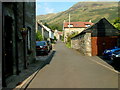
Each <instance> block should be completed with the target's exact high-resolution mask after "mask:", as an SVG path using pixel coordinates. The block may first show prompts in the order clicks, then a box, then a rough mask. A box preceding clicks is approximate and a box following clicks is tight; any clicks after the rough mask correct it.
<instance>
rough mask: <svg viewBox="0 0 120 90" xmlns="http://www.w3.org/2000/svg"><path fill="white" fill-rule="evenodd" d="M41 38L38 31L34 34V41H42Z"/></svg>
mask: <svg viewBox="0 0 120 90" xmlns="http://www.w3.org/2000/svg"><path fill="white" fill-rule="evenodd" d="M42 40H43V38H42V34H41V33H40V31H37V33H36V41H42Z"/></svg>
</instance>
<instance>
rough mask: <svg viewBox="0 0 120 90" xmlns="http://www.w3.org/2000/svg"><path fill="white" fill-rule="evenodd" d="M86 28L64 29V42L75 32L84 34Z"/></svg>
mask: <svg viewBox="0 0 120 90" xmlns="http://www.w3.org/2000/svg"><path fill="white" fill-rule="evenodd" d="M84 29H85V28H64V37H65V38H64V41H65V42H66V41H67V35H70V34H72V33H73V32H78V33H80V32H82V31H83V30H84Z"/></svg>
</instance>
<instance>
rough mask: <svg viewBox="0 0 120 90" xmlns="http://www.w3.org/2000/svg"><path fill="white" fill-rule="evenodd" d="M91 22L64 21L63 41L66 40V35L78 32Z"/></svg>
mask: <svg viewBox="0 0 120 90" xmlns="http://www.w3.org/2000/svg"><path fill="white" fill-rule="evenodd" d="M92 24H93V23H92V22H91V21H89V22H64V24H63V32H64V42H66V41H67V37H68V35H70V34H72V33H74V32H77V33H80V32H82V31H83V30H84V29H86V28H87V27H89V26H91V25H92Z"/></svg>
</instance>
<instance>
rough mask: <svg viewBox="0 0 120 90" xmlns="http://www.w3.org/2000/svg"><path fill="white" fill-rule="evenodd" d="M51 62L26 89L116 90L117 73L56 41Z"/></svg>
mask: <svg viewBox="0 0 120 90" xmlns="http://www.w3.org/2000/svg"><path fill="white" fill-rule="evenodd" d="M54 52H55V53H54V56H53V58H52V60H51V62H50V63H49V64H48V65H46V66H45V67H44V68H43V69H41V70H40V71H39V72H38V74H37V75H36V77H35V78H34V79H33V80H32V82H31V83H30V84H29V86H28V88H118V73H117V72H115V71H114V70H112V67H110V66H109V65H107V64H106V66H104V65H100V64H98V63H96V62H94V61H93V60H92V59H91V58H90V57H86V56H83V55H82V54H80V53H78V52H77V51H74V50H72V49H69V48H67V47H65V45H64V43H62V42H61V41H58V42H57V44H56V45H55V50H54ZM107 67H108V68H107Z"/></svg>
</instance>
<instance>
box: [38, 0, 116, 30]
mask: <svg viewBox="0 0 120 90" xmlns="http://www.w3.org/2000/svg"><path fill="white" fill-rule="evenodd" d="M69 13H70V15H71V21H74V22H75V21H89V20H92V22H94V23H95V22H97V21H98V20H100V19H101V18H102V17H105V18H107V19H108V20H109V21H112V20H114V19H115V18H116V17H117V16H118V3H117V2H116V3H115V2H109V3H108V2H107V3H105V2H98V3H97V2H79V3H77V4H75V5H73V6H72V7H71V8H69V9H68V10H66V11H63V12H60V13H57V14H47V15H42V16H41V15H40V16H37V19H39V20H42V21H43V22H47V23H48V24H49V25H51V26H52V25H57V26H58V27H59V29H62V24H63V21H64V20H65V21H68V15H69Z"/></svg>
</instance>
